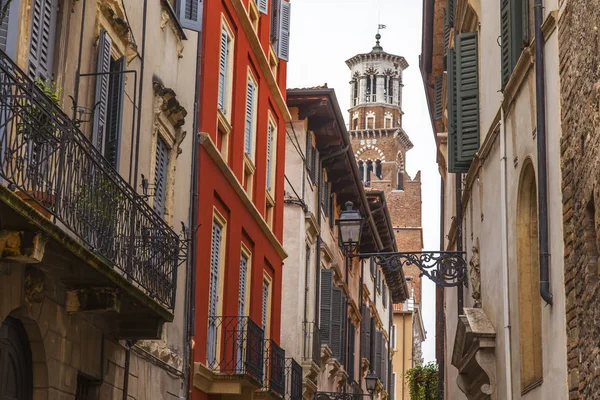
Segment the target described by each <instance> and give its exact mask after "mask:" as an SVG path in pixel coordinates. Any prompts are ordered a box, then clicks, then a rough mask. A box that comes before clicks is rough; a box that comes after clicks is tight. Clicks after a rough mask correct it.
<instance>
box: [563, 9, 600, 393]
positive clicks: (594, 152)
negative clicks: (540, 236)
mask: <svg viewBox="0 0 600 400" xmlns="http://www.w3.org/2000/svg"><path fill="white" fill-rule="evenodd" d="M560 7H564V9H563V11H562V14H561V16H560V19H559V25H558V26H559V31H558V34H559V36H558V38H559V56H560V80H561V103H562V115H561V117H562V138H561V168H562V186H563V221H564V245H565V252H564V265H565V294H566V297H567V299H566V314H567V315H566V318H567V352H568V354H567V357H568V368H569V378H568V379H569V382H568V384H569V398H570V399H591V398H596V397H597V396H598V393H600V369H599V368H598V357H599V356H600V347H599V345H598V332H599V331H600V307H598V305H599V304H600V284H599V281H598V276H599V274H598V272H599V271H598V263H597V256H598V250H597V249H598V229H599V225H598V223H599V222H600V215H599V211H600V192H599V187H600V186H599V184H600V179H599V175H598V172H597V171H598V169H599V167H600V119H599V100H600V70H599V69H598V65H599V63H600V53H599V51H598V39H599V38H598V31H597V29H596V27H597V24H598V20H600V3H598V2H595V1H592V2H590V1H586V0H561V1H560ZM560 7H559V8H560ZM586 208H587V213H586ZM586 214H587V215H586Z"/></svg>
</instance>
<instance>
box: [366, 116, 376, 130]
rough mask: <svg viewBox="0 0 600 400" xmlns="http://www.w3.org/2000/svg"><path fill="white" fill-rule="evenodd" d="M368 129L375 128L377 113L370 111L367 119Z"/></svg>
mask: <svg viewBox="0 0 600 400" xmlns="http://www.w3.org/2000/svg"><path fill="white" fill-rule="evenodd" d="M366 128H367V129H375V113H373V112H369V113H368V114H367V120H366Z"/></svg>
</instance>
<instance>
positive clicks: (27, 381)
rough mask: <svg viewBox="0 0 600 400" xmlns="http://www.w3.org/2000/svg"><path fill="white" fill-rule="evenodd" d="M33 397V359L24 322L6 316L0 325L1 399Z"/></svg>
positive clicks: (12, 399) (20, 399)
mask: <svg viewBox="0 0 600 400" xmlns="http://www.w3.org/2000/svg"><path fill="white" fill-rule="evenodd" d="M31 399H33V361H32V356H31V348H30V347H29V338H28V335H27V331H26V330H25V327H24V325H23V323H22V322H21V321H20V320H18V319H16V318H13V317H10V316H9V317H6V319H5V320H4V322H2V325H1V326H0V400H31Z"/></svg>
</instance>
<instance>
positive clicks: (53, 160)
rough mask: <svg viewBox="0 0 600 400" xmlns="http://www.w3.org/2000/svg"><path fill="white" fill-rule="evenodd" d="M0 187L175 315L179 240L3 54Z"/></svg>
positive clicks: (0, 57) (0, 66) (0, 60)
mask: <svg viewBox="0 0 600 400" xmlns="http://www.w3.org/2000/svg"><path fill="white" fill-rule="evenodd" d="M0 184H4V185H6V184H7V186H8V187H9V188H10V189H11V190H14V191H17V194H18V195H19V196H20V197H22V198H24V199H26V200H28V201H30V202H34V203H37V206H38V207H39V209H40V210H41V211H42V212H43V213H44V214H46V215H47V216H49V217H51V218H52V219H53V221H54V223H57V221H59V222H60V223H62V225H64V228H66V229H67V230H68V231H70V234H71V235H73V236H75V237H76V238H78V239H79V240H81V241H82V242H83V244H84V245H85V246H86V247H88V248H89V249H90V250H91V251H93V252H94V253H96V254H97V255H98V256H100V257H101V258H102V259H103V260H104V261H105V262H107V263H108V264H110V265H112V266H113V267H114V268H115V269H117V270H119V271H121V272H122V273H124V275H125V276H126V277H127V279H129V280H130V281H133V282H135V283H136V284H137V285H138V286H139V287H140V288H142V289H144V290H145V291H146V292H147V293H148V295H149V296H151V297H153V298H155V299H156V300H157V301H158V302H160V303H162V304H163V305H165V306H166V307H168V308H170V309H173V307H174V303H175V290H176V287H175V284H176V273H177V265H178V255H179V248H180V240H179V237H178V235H177V234H176V233H175V232H174V231H173V230H172V229H171V228H170V227H169V226H168V225H167V224H166V223H165V222H164V221H163V219H162V218H161V217H160V216H158V215H157V214H156V213H155V212H154V211H153V210H152V208H151V207H150V206H148V204H146V202H145V201H144V200H143V199H142V197H140V196H139V195H138V194H137V193H136V191H135V190H134V189H133V188H132V187H131V186H130V185H129V184H128V183H127V182H126V181H125V180H124V179H123V178H122V177H121V176H120V175H119V174H118V173H117V172H116V171H115V170H114V169H113V168H112V166H111V165H110V164H109V162H108V161H107V160H106V159H105V158H104V157H103V156H102V154H101V153H100V152H99V151H98V150H97V149H96V148H95V147H94V146H93V145H92V143H91V142H90V141H89V140H88V139H87V138H86V137H85V135H84V134H83V133H82V132H81V131H80V130H79V129H78V128H77V127H76V126H75V125H74V124H73V122H72V121H71V120H70V119H69V118H68V117H67V116H66V115H65V114H64V113H63V112H62V110H61V109H60V107H59V106H58V105H57V104H56V103H55V102H53V101H52V100H51V99H50V98H49V97H48V96H46V95H45V94H44V91H43V90H42V89H40V87H39V84H38V83H36V82H34V81H33V80H31V79H30V78H29V77H28V76H27V75H26V74H25V73H24V72H23V71H22V70H21V69H19V67H17V65H16V64H14V63H13V61H12V60H11V59H10V58H9V57H8V56H7V55H6V54H5V53H4V52H2V51H0Z"/></svg>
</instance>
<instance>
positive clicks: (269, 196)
mask: <svg viewBox="0 0 600 400" xmlns="http://www.w3.org/2000/svg"><path fill="white" fill-rule="evenodd" d="M265 198H266V200H267V204H268V205H269V206H271V207H273V206H274V205H275V199H274V198H273V194H271V191H270V190H265Z"/></svg>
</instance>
